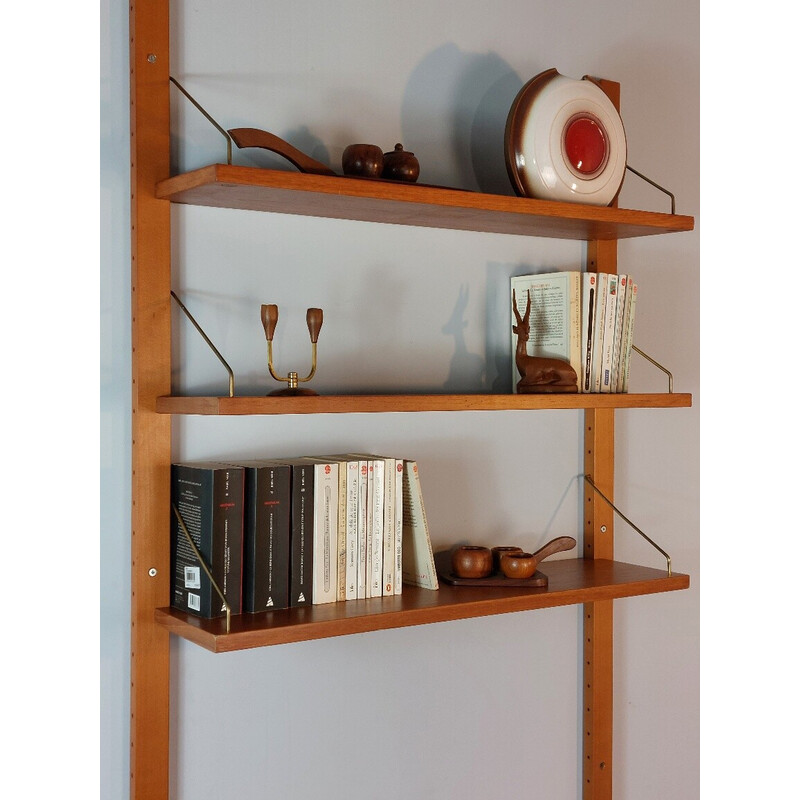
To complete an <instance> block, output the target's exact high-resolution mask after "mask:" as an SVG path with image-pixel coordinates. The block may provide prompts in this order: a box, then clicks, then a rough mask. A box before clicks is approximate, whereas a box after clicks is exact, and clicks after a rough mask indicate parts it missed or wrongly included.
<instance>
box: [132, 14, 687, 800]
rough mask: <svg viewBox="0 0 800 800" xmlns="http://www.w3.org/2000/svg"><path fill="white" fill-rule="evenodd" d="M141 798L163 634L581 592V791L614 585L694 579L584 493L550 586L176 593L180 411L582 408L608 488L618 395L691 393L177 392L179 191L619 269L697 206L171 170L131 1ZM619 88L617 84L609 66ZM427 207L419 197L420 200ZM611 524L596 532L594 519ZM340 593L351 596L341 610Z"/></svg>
mask: <svg viewBox="0 0 800 800" xmlns="http://www.w3.org/2000/svg"><path fill="white" fill-rule="evenodd" d="M130 42H131V106H130V109H131V235H132V244H131V280H132V301H131V305H132V372H133V374H132V455H131V459H132V481H133V483H132V514H131V564H132V576H131V751H130V759H131V760H130V768H131V798H132V800H166V798H167V797H168V796H169V635H170V633H172V634H175V635H178V636H182V637H184V638H185V639H188V640H189V641H192V642H195V643H197V644H198V645H200V646H202V647H205V648H207V649H209V650H212V651H214V652H222V651H228V650H238V649H243V648H249V647H261V646H266V645H272V644H283V643H289V642H297V641H303V640H307V639H317V638H323V637H329V636H340V635H345V634H349V633H357V632H364V631H373V630H381V629H386V628H395V627H402V626H407V625H418V624H424V623H430V622H443V621H447V620H454V619H463V618H468V617H477V616H485V615H491V614H500V613H507V612H512V611H523V610H529V609H536V608H546V607H551V606H557V605H565V604H583V607H584V649H583V654H582V655H583V663H584V677H585V680H584V682H583V684H584V700H585V702H584V721H583V724H584V737H583V739H584V742H586V744H585V747H584V758H583V764H584V775H583V788H584V800H601V799H603V800H607V799H608V798H610V797H611V789H612V768H611V765H612V729H613V725H612V705H613V704H612V697H613V694H612V689H613V601H614V599H616V598H621V597H629V596H633V595H641V594H649V593H653V592H664V591H671V590H677V589H685V588H687V587H688V585H689V577H688V576H687V575H682V574H676V573H672V574H668V573H667V572H666V571H662V570H657V569H650V568H647V567H639V566H635V565H630V564H622V563H619V562H615V561H614V538H613V530H614V527H613V526H614V517H613V510H612V509H611V508H610V507H609V506H608V504H606V503H604V502H594V500H595V496H594V492H593V491H592V490H589V489H587V490H586V493H585V510H584V551H583V558H582V559H574V560H569V561H556V562H551V563H550V565H549V567H548V574H549V577H550V585H549V587H548V588H547V590H546V591H543V592H538V591H537V592H530V591H519V590H513V589H498V590H494V589H488V590H487V589H481V590H479V591H475V590H468V589H465V588H464V587H460V588H454V587H449V586H442V587H441V588H440V590H439V592H438V593H437V592H429V591H426V590H422V589H416V588H415V587H405V588H404V590H403V594H402V595H400V596H398V597H395V598H380V599H373V600H366V601H351V602H350V603H347V604H331V605H327V606H319V607H312V608H310V609H303V610H302V611H303V613H302V614H300V613H295V612H294V611H291V610H290V611H288V612H285V613H282V612H272V614H261V615H246V616H239V617H234V618H233V626H232V630H231V632H230V633H228V634H225V633H224V632H223V630H224V628H222V627H220V625H221V623H220V621H217V620H211V621H208V620H200V619H197V618H194V617H190V616H188V615H185V614H181V613H179V612H176V611H174V610H172V609H170V608H169V603H170V587H169V583H170V581H169V576H170V569H169V567H170V553H169V535H168V532H169V514H170V497H169V491H170V489H169V487H170V481H169V471H170V464H171V417H172V415H174V414H209V415H228V414H306V413H312V414H318V413H362V412H378V413H380V412H411V411H503V410H508V409H530V410H535V409H544V410H546V409H550V408H574V409H584V410H585V412H584V425H585V430H584V449H585V453H584V472H585V473H586V474H590V475H591V476H592V480H593V481H594V483H595V485H596V486H597V488H598V489H599V490H600V491H602V492H603V494H604V495H605V496H606V497H608V498H612V499H613V497H614V411H615V409H617V408H655V407H662V408H681V407H688V406H690V405H691V396H690V395H687V394H671V393H669V394H643V395H636V394H625V395H623V394H618V395H574V396H565V395H562V396H546V395H539V396H536V395H533V396H532V395H527V396H519V395H480V394H475V395H444V394H443V395H404V394H397V395H381V396H375V395H363V396H358V395H356V396H329V397H315V398H290V399H279V398H268V397H258V398H257V397H235V398H227V397H172V396H170V388H171V387H170V378H171V364H170V339H171V330H170V314H171V309H170V288H171V286H170V206H171V203H191V204H197V205H210V206H220V207H226V208H244V209H257V210H262V211H268V212H270V211H272V212H279V213H293V214H303V215H310V216H323V217H331V218H344V219H354V220H364V221H371V222H384V223H394V224H403V225H415V226H422V225H427V226H433V227H444V228H453V229H463V230H473V231H484V232H493V233H500V234H504V233H510V234H518V235H520V234H521V235H530V236H545V237H554V238H566V239H581V240H586V241H587V242H588V244H587V264H586V268H587V269H590V270H594V271H605V272H616V269H617V240H618V239H621V238H627V237H631V236H648V235H656V234H661V233H670V232H680V231H689V230H692V228H693V225H694V222H693V219H692V218H691V217H684V216H677V215H671V214H659V213H652V212H644V211H634V210H626V209H618V208H614V207H612V208H597V207H590V206H581V205H573V204H567V203H555V202H544V201H537V200H530V199H524V198H517V197H505V196H494V195H484V194H479V193H474V192H466V191H459V190H453V189H438V188H429V187H423V186H415V185H398V184H391V183H387V182H381V181H369V180H360V179H355V178H353V179H351V178H340V177H323V176H315V175H305V174H295V173H291V172H281V171H275V170H261V169H254V168H245V167H235V166H230V165H220V164H217V165H212V166H209V167H206V168H203V169H200V170H195V171H193V172H190V173H187V174H185V175H178V176H174V177H170V175H169V165H170V153H169V147H170V130H169V16H168V4H166V3H164V2H162V0H131V4H130ZM603 88H604V89H605V90H606V92H607V93H608V94H609V96H610V97H611V99H612V100H613V101H614V102H615V103H616V104H618V103H619V86H618V84H616V83H613V82H603ZM422 212H424V213H422ZM600 530H603V531H605V533H603V534H597V535H596V534H595V531H600ZM342 606H347V608H346V609H345V608H343V607H342Z"/></svg>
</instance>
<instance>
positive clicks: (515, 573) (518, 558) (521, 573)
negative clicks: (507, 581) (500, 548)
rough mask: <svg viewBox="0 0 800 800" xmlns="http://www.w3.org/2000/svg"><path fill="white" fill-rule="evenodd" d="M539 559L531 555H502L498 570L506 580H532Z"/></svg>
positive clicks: (520, 553)
mask: <svg viewBox="0 0 800 800" xmlns="http://www.w3.org/2000/svg"><path fill="white" fill-rule="evenodd" d="M538 563H539V559H538V558H537V557H536V556H535V555H533V554H532V553H523V552H519V553H504V554H503V555H502V556H501V558H500V569H501V570H502V571H503V575H505V576H506V578H517V579H519V578H522V579H524V578H532V577H533V575H534V573H535V572H536V565H537V564H538Z"/></svg>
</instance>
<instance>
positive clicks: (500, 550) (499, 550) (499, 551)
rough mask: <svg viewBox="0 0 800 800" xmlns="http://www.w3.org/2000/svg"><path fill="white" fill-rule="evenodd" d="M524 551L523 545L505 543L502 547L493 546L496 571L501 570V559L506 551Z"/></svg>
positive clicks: (493, 562)
mask: <svg viewBox="0 0 800 800" xmlns="http://www.w3.org/2000/svg"><path fill="white" fill-rule="evenodd" d="M521 552H523V550H522V548H521V547H514V546H512V545H503V546H501V547H493V548H492V567H493V568H494V571H495V572H500V559H501V558H502V557H503V556H504V555H505V554H506V553H521Z"/></svg>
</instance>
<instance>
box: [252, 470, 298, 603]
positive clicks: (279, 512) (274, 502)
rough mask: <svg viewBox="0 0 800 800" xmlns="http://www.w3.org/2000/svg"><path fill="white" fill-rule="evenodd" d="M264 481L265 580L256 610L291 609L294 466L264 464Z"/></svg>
mask: <svg viewBox="0 0 800 800" xmlns="http://www.w3.org/2000/svg"><path fill="white" fill-rule="evenodd" d="M259 472H261V473H262V480H261V483H262V484H263V491H264V499H263V503H264V507H263V509H262V511H263V513H264V515H265V517H266V519H265V521H264V528H265V532H266V542H265V546H266V547H265V549H266V554H267V558H266V562H267V563H266V581H265V587H264V592H263V598H260V600H261V601H262V602H260V604H259V605H258V606H257V607H256V608H254V609H253V611H266V610H270V609H278V608H288V606H289V559H290V545H291V485H292V479H291V468H290V467H289V466H288V465H286V464H277V465H275V466H268V467H264V468H262V469H260V470H259Z"/></svg>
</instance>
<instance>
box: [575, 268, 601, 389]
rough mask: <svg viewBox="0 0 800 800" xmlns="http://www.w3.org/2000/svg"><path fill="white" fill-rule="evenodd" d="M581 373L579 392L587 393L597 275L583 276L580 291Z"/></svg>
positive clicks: (592, 273) (591, 273)
mask: <svg viewBox="0 0 800 800" xmlns="http://www.w3.org/2000/svg"><path fill="white" fill-rule="evenodd" d="M581 303H582V306H583V308H582V314H581V354H582V362H581V371H580V372H579V373H578V374H579V375H580V391H581V392H582V393H587V392H590V391H591V380H592V353H593V348H594V322H595V319H594V318H595V309H596V304H597V274H596V273H594V272H586V273H584V274H583V286H582V291H581Z"/></svg>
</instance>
